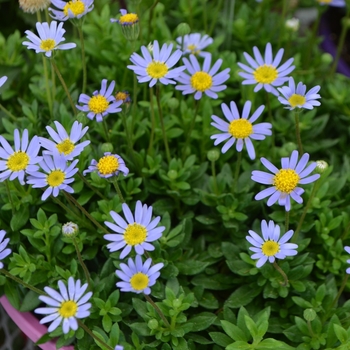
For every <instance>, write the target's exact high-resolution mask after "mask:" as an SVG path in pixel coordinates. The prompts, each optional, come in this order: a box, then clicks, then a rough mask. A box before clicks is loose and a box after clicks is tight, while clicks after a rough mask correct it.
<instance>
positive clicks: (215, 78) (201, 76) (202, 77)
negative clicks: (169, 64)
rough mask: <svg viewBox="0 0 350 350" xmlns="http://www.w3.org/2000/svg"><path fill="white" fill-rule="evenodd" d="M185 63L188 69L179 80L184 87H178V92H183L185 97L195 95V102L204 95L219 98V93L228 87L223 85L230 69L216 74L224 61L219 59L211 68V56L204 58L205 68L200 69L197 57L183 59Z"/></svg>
mask: <svg viewBox="0 0 350 350" xmlns="http://www.w3.org/2000/svg"><path fill="white" fill-rule="evenodd" d="M183 62H184V64H185V67H186V69H187V73H189V74H187V73H186V72H182V73H181V75H180V76H179V77H178V78H177V81H178V82H180V83H181V84H182V85H177V86H176V87H175V89H176V90H180V91H182V94H183V95H187V94H193V93H194V98H195V100H200V99H201V98H202V95H203V93H205V94H206V95H207V96H209V97H210V98H214V99H216V98H218V94H217V92H219V91H223V90H225V89H226V85H222V84H223V83H224V82H225V81H226V80H227V79H228V78H229V77H230V75H229V71H230V68H226V69H224V70H223V71H222V72H220V73H218V74H216V73H217V72H218V70H219V69H220V67H221V64H222V59H218V60H217V61H216V62H215V63H214V65H213V66H212V67H211V55H206V56H205V58H204V63H203V68H201V67H200V65H199V63H198V60H197V58H196V56H194V55H190V59H189V60H188V59H187V58H186V57H184V58H183Z"/></svg>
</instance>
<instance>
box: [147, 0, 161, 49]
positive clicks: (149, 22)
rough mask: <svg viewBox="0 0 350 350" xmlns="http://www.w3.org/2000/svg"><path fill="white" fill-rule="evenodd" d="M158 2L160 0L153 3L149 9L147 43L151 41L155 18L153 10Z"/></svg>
mask: <svg viewBox="0 0 350 350" xmlns="http://www.w3.org/2000/svg"><path fill="white" fill-rule="evenodd" d="M158 2H159V0H155V1H154V3H153V5H152V6H151V7H150V9H149V19H148V34H147V43H149V41H150V37H151V23H152V18H153V10H154V8H155V7H156V6H157V4H158Z"/></svg>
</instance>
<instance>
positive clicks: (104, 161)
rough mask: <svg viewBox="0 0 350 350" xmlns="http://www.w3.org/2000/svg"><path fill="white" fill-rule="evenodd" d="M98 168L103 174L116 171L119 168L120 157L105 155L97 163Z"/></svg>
mask: <svg viewBox="0 0 350 350" xmlns="http://www.w3.org/2000/svg"><path fill="white" fill-rule="evenodd" d="M96 166H97V169H98V171H99V172H100V173H101V174H102V175H108V174H113V173H115V172H116V171H117V170H118V168H119V163H118V159H117V158H116V157H114V156H104V157H102V158H101V159H100V160H99V161H98V163H97V165H96Z"/></svg>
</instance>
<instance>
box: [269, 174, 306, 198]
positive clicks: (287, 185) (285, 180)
mask: <svg viewBox="0 0 350 350" xmlns="http://www.w3.org/2000/svg"><path fill="white" fill-rule="evenodd" d="M299 180H300V177H299V175H298V174H297V173H296V171H295V170H292V169H281V170H280V171H279V172H278V173H277V174H276V175H275V177H274V178H273V185H274V186H275V187H276V188H277V190H278V191H280V192H284V193H291V192H292V191H293V190H294V189H295V187H296V186H297V184H298V182H299Z"/></svg>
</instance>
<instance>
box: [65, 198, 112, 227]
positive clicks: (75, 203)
mask: <svg viewBox="0 0 350 350" xmlns="http://www.w3.org/2000/svg"><path fill="white" fill-rule="evenodd" d="M63 193H64V195H65V196H66V198H67V199H69V200H71V201H72V202H73V203H74V205H75V206H77V207H78V208H79V209H80V210H81V211H82V212H83V213H84V215H85V216H86V217H87V218H88V219H89V220H90V221H91V222H92V223H93V224H94V225H95V226H96V227H98V228H99V229H101V230H102V231H103V232H104V233H108V231H107V229H106V228H104V227H103V226H102V225H101V224H100V223H99V222H98V221H96V219H95V218H94V217H93V216H91V215H90V213H89V212H87V211H86V210H85V208H84V207H83V206H82V205H80V203H79V202H78V201H77V200H76V199H75V198H74V197H73V196H71V195H70V194H69V193H68V192H63Z"/></svg>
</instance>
